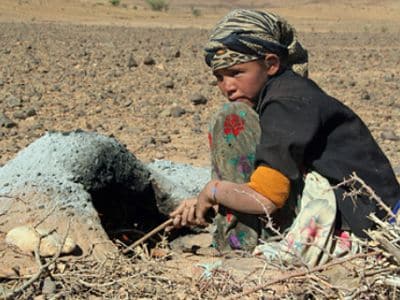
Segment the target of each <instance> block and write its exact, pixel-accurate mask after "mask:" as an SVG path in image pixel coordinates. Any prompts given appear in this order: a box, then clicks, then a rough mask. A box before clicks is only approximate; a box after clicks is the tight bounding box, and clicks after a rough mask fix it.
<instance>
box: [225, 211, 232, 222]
mask: <svg viewBox="0 0 400 300" xmlns="http://www.w3.org/2000/svg"><path fill="white" fill-rule="evenodd" d="M226 221H228V223H230V222H231V221H232V213H230V212H227V213H226Z"/></svg>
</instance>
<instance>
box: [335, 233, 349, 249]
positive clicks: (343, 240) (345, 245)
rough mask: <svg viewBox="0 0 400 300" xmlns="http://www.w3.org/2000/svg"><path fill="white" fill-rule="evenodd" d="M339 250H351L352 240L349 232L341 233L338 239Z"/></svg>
mask: <svg viewBox="0 0 400 300" xmlns="http://www.w3.org/2000/svg"><path fill="white" fill-rule="evenodd" d="M338 244H339V248H340V249H342V250H350V249H351V240H350V234H349V233H348V232H347V231H343V232H341V233H340V235H339V237H338Z"/></svg>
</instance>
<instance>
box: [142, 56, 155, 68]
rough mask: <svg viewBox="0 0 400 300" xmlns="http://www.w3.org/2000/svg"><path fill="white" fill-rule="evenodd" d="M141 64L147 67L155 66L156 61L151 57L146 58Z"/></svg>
mask: <svg viewBox="0 0 400 300" xmlns="http://www.w3.org/2000/svg"><path fill="white" fill-rule="evenodd" d="M143 63H144V64H145V65H147V66H152V65H155V64H156V61H155V60H154V58H152V57H151V56H148V57H146V58H145V59H144V61H143Z"/></svg>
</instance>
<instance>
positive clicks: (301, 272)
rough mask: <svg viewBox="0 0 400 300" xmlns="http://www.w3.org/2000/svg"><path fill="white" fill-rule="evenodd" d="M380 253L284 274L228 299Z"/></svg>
mask: <svg viewBox="0 0 400 300" xmlns="http://www.w3.org/2000/svg"><path fill="white" fill-rule="evenodd" d="M379 253H381V251H373V252H368V253H358V254H355V255H353V256H348V257H344V258H341V259H337V260H334V261H332V262H330V263H327V264H325V265H321V266H316V267H314V268H311V269H309V270H304V271H297V272H293V273H289V274H283V275H281V276H280V277H278V278H277V279H273V280H271V281H268V282H266V283H264V284H260V285H258V286H256V287H254V288H252V289H250V290H248V291H246V292H243V293H241V294H239V295H234V296H232V297H230V298H228V299H230V300H233V299H242V298H243V297H244V296H247V295H250V294H252V293H254V292H257V291H259V290H261V289H263V288H265V287H267V286H270V285H273V284H276V283H278V282H280V281H285V280H288V279H291V278H294V277H299V276H304V275H308V274H311V273H314V272H319V271H322V270H324V269H327V268H329V267H332V266H334V265H337V264H342V263H345V262H347V261H349V260H352V259H355V258H363V257H367V256H373V255H377V254H379Z"/></svg>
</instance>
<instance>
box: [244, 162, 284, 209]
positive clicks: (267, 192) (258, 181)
mask: <svg viewBox="0 0 400 300" xmlns="http://www.w3.org/2000/svg"><path fill="white" fill-rule="evenodd" d="M248 186H249V187H251V188H252V189H253V190H255V191H256V192H258V193H260V194H261V195H263V196H264V197H266V198H268V199H269V200H271V201H272V202H273V203H274V204H275V205H276V206H277V207H279V208H280V207H282V206H283V205H284V204H285V202H286V200H287V198H288V197H289V191H290V180H289V179H288V178H287V177H286V176H285V175H283V174H282V173H281V172H279V171H277V170H275V169H272V168H269V167H267V166H259V167H257V169H256V170H255V171H254V172H253V174H252V175H251V177H250V182H249V183H248Z"/></svg>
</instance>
